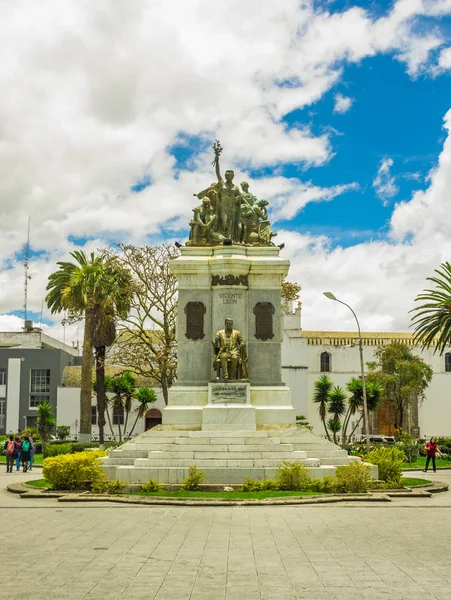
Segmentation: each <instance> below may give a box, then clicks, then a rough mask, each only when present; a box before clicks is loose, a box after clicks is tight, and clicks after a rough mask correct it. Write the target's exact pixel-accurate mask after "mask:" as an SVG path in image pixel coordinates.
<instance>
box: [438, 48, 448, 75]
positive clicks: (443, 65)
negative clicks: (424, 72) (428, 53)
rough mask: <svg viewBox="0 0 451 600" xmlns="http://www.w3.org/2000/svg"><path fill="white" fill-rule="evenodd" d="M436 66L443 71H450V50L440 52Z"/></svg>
mask: <svg viewBox="0 0 451 600" xmlns="http://www.w3.org/2000/svg"><path fill="white" fill-rule="evenodd" d="M438 64H439V67H440V69H442V70H443V71H446V70H448V69H451V48H445V49H444V50H442V51H441V53H440V56H439V59H438Z"/></svg>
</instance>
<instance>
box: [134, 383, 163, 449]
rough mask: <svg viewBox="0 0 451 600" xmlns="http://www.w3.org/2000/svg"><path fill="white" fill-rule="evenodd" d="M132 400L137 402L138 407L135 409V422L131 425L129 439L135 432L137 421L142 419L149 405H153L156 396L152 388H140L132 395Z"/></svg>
mask: <svg viewBox="0 0 451 600" xmlns="http://www.w3.org/2000/svg"><path fill="white" fill-rule="evenodd" d="M133 398H134V399H135V400H137V401H138V402H139V406H138V408H136V409H135V412H136V419H135V422H134V423H133V427H132V430H131V431H130V436H129V437H131V436H132V434H133V432H134V430H135V427H136V423H137V422H138V419H142V418H143V417H144V415H145V414H146V412H147V411H148V410H149V404H153V403H154V402H156V401H157V394H156V392H155V390H154V389H152V388H149V387H140V388H138V389H137V390H136V392H135V394H134V395H133Z"/></svg>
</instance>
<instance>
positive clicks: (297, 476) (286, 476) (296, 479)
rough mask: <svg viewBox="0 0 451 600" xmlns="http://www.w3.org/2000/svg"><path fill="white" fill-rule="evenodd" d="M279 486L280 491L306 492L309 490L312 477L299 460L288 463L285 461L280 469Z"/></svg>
mask: <svg viewBox="0 0 451 600" xmlns="http://www.w3.org/2000/svg"><path fill="white" fill-rule="evenodd" d="M278 471H279V473H278V475H277V485H278V488H279V489H280V490H293V491H298V490H305V489H309V483H310V477H309V474H308V468H307V467H305V466H304V465H301V463H300V462H299V461H298V460H295V461H294V462H288V461H286V460H284V461H283V462H282V464H281V465H280V467H279V468H278Z"/></svg>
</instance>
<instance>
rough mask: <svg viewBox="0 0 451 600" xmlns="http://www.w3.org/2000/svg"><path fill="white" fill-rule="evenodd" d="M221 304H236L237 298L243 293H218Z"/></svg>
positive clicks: (240, 297) (241, 296) (239, 298)
mask: <svg viewBox="0 0 451 600" xmlns="http://www.w3.org/2000/svg"><path fill="white" fill-rule="evenodd" d="M219 297H220V298H221V299H222V303H223V304H238V300H241V299H242V298H243V294H239V293H237V292H223V293H222V294H219Z"/></svg>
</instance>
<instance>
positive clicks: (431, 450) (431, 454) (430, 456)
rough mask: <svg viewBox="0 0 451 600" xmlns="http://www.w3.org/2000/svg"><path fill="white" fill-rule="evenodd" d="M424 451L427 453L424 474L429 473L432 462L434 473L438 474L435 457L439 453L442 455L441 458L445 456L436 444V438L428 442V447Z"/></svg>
mask: <svg viewBox="0 0 451 600" xmlns="http://www.w3.org/2000/svg"><path fill="white" fill-rule="evenodd" d="M424 450H425V452H426V467H425V469H424V470H423V472H424V473H427V472H428V466H429V463H430V462H431V460H432V469H433V471H434V473H436V472H437V469H436V466H435V455H436V453H437V452H438V453H439V454H440V456H443V454H442V453H441V452H440V448H439V447H438V446H437V444H436V443H435V437H431V439H430V440H429V442H427V444H426V446H425V447H424Z"/></svg>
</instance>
